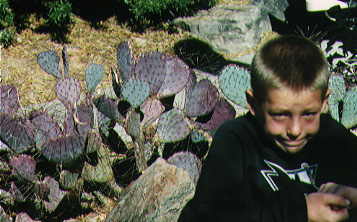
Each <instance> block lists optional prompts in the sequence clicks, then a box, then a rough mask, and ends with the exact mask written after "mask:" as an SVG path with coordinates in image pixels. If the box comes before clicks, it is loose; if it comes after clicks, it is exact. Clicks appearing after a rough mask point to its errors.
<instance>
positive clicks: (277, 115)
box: [270, 113, 288, 120]
mask: <svg viewBox="0 0 357 222" xmlns="http://www.w3.org/2000/svg"><path fill="white" fill-rule="evenodd" d="M270 115H271V116H272V117H273V118H274V119H277V120H282V119H285V118H287V117H288V114H287V113H271V114H270Z"/></svg>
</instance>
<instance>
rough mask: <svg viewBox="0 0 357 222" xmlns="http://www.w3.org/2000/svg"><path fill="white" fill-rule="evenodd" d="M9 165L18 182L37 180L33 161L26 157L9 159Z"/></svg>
mask: <svg viewBox="0 0 357 222" xmlns="http://www.w3.org/2000/svg"><path fill="white" fill-rule="evenodd" d="M9 162H10V165H11V166H12V167H13V168H14V170H15V174H16V175H17V177H18V178H19V179H20V180H27V181H31V182H36V181H37V180H38V178H37V176H36V174H35V168H36V163H35V159H34V158H33V157H31V156H28V155H24V154H22V155H20V156H18V157H15V156H14V157H10V161H9Z"/></svg>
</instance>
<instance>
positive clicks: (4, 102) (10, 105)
mask: <svg viewBox="0 0 357 222" xmlns="http://www.w3.org/2000/svg"><path fill="white" fill-rule="evenodd" d="M19 109H20V101H19V95H18V93H17V89H16V87H15V86H12V85H2V84H0V112H1V113H17V112H18V110H19Z"/></svg>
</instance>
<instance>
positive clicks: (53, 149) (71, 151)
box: [42, 135, 85, 166]
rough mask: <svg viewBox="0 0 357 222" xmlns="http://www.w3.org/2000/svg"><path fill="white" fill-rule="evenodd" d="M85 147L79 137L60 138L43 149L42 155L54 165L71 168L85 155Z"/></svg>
mask: <svg viewBox="0 0 357 222" xmlns="http://www.w3.org/2000/svg"><path fill="white" fill-rule="evenodd" d="M84 145H85V144H84V140H83V139H82V138H81V137H80V136H79V135H68V136H64V137H58V138H56V139H54V140H51V141H49V142H48V143H47V144H45V145H44V146H43V147H42V154H43V155H44V156H45V157H46V158H47V159H48V160H49V161H51V162H53V163H57V164H62V165H63V166H70V165H72V164H73V163H74V162H75V161H76V160H77V159H78V157H79V156H80V155H81V154H82V153H83V151H84Z"/></svg>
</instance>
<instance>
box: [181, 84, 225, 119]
mask: <svg viewBox="0 0 357 222" xmlns="http://www.w3.org/2000/svg"><path fill="white" fill-rule="evenodd" d="M218 99H219V93H218V89H217V88H216V87H215V86H214V85H213V84H212V83H211V81H210V80H208V79H203V80H201V81H199V82H198V83H197V84H195V85H193V86H192V87H191V88H190V90H189V95H188V99H187V101H186V105H185V112H186V115H187V116H189V117H197V116H202V115H205V114H207V113H209V112H211V111H212V110H213V109H214V107H215V105H216V104H217V102H218Z"/></svg>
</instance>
